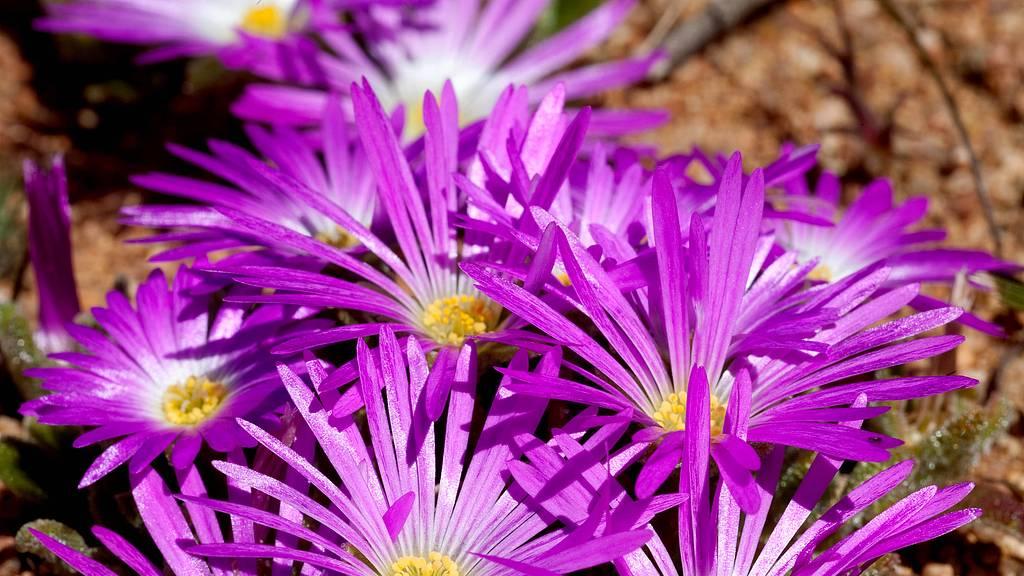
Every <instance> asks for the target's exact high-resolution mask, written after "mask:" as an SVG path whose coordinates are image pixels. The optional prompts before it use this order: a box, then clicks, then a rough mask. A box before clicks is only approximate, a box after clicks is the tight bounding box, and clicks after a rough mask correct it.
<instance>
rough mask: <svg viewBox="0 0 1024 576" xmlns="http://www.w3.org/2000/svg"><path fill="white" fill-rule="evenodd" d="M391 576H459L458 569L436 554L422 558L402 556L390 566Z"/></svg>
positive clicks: (447, 559)
mask: <svg viewBox="0 0 1024 576" xmlns="http://www.w3.org/2000/svg"><path fill="white" fill-rule="evenodd" d="M391 576H459V567H458V566H456V565H455V562H453V561H452V559H451V558H449V557H447V556H445V555H444V554H440V553H438V552H431V553H430V554H429V555H427V557H426V558H423V557H422V556H403V557H401V558H399V559H398V560H396V561H395V562H394V563H393V564H391Z"/></svg>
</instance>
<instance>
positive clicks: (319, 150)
mask: <svg viewBox="0 0 1024 576" xmlns="http://www.w3.org/2000/svg"><path fill="white" fill-rule="evenodd" d="M350 130H351V128H350V127H348V126H347V124H346V122H345V120H344V118H343V117H342V113H341V105H340V103H339V102H337V101H336V100H332V101H331V102H329V103H328V105H327V107H326V109H325V110H324V122H323V129H322V131H321V132H322V137H321V138H320V139H319V142H317V143H315V144H314V143H312V142H310V141H309V140H308V139H307V138H305V137H304V136H303V135H301V134H299V133H297V132H295V131H294V130H291V129H289V128H283V127H278V128H273V129H271V130H267V129H265V128H262V127H260V126H256V125H250V126H247V132H248V133H249V137H250V139H251V140H252V142H253V144H254V145H255V147H256V149H257V150H258V152H259V156H257V155H254V154H252V153H250V152H248V151H246V150H244V149H242V148H239V147H237V146H235V145H233V144H230V143H227V142H222V141H219V140H213V141H211V142H210V150H211V154H203V153H201V152H196V151H194V150H189V149H186V148H181V147H178V146H171V147H170V149H171V152H172V153H174V154H175V155H176V156H178V157H180V158H182V159H184V160H186V161H188V162H190V163H192V164H194V165H196V166H198V167H200V168H203V169H205V170H206V171H207V172H209V173H211V174H213V175H215V176H217V177H218V178H220V179H221V180H222V181H223V182H224V184H221V183H215V182H207V181H203V180H198V179H195V178H188V177H183V176H177V175H172V174H162V173H155V174H145V175H141V176H137V177H135V178H134V179H133V181H134V182H135V183H136V184H137V185H139V186H141V187H143V188H148V189H150V190H154V191H157V192H162V193H164V194H171V195H174V196H178V197H180V198H185V199H188V200H193V201H197V202H199V203H200V204H199V205H198V206H196V205H180V204H178V205H141V206H132V207H128V208H125V209H124V210H123V211H122V220H123V221H124V222H125V223H127V224H132V225H136V226H147V227H153V228H171V229H172V231H171V232H169V233H167V234H159V235H156V236H153V237H151V238H148V239H147V241H150V242H160V241H181V242H184V245H183V246H181V247H178V248H173V249H171V250H168V251H167V252H164V253H163V254H161V255H159V256H158V257H157V259H159V260H172V259H180V258H190V257H196V256H205V255H206V254H207V253H208V252H210V251H213V250H223V249H227V248H238V247H244V246H267V247H271V248H282V246H276V245H274V244H273V242H272V238H270V237H266V236H263V235H261V234H253V233H252V232H251V231H249V230H248V229H246V228H245V227H243V226H240V225H239V224H236V223H235V222H234V221H233V220H231V219H230V218H228V217H226V216H224V215H223V214H222V213H221V212H219V211H218V210H219V209H223V210H231V211H237V212H240V213H242V214H245V215H246V216H248V217H250V218H256V219H261V220H266V221H268V222H272V223H275V224H277V225H279V226H282V227H284V228H286V229H288V230H290V231H292V232H295V233H298V234H301V235H303V236H306V237H310V238H314V239H316V240H319V241H321V242H323V243H325V244H328V245H331V246H334V247H337V248H341V249H344V250H350V249H354V248H356V247H358V241H357V240H356V239H355V237H353V236H352V235H351V234H350V233H349V232H347V231H346V229H345V228H344V227H342V226H341V225H340V224H338V223H337V222H335V221H334V220H332V219H331V218H329V217H328V216H326V215H324V214H323V213H322V212H321V211H320V210H318V208H317V204H315V203H312V202H310V201H307V199H306V196H308V195H316V197H317V198H318V199H320V200H321V201H325V202H330V203H332V204H333V205H337V206H344V207H345V211H346V212H347V214H348V216H349V217H351V218H352V219H353V220H355V221H356V222H358V223H359V224H360V225H361V226H364V227H366V228H369V227H370V226H371V225H372V224H373V217H374V211H375V209H376V206H377V190H376V182H375V181H374V180H373V177H372V174H371V172H370V171H369V170H368V169H366V167H365V164H366V155H365V154H364V153H363V150H362V147H361V146H360V145H359V143H358V142H354V141H353V140H354V139H353V138H352V136H351V135H350V134H349V131H350ZM321 158H322V159H321ZM267 162H272V163H273V165H274V166H275V167H276V170H273V171H271V170H269V169H268V168H267V165H266V163H267ZM297 187H301V188H302V194H299V193H296V192H295V189H296V188H297Z"/></svg>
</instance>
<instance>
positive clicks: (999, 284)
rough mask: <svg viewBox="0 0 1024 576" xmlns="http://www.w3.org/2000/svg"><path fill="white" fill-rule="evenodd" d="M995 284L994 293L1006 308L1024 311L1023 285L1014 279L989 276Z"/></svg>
mask: <svg viewBox="0 0 1024 576" xmlns="http://www.w3.org/2000/svg"><path fill="white" fill-rule="evenodd" d="M989 277H990V278H992V280H993V281H994V282H995V286H996V293H998V294H999V298H1000V299H1001V300H1002V301H1003V304H1006V306H1007V307H1009V308H1012V309H1014V310H1024V283H1021V282H1020V281H1018V280H1017V279H1016V278H1009V277H1005V276H996V275H994V274H992V275H989Z"/></svg>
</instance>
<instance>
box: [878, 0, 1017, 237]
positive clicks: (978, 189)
mask: <svg viewBox="0 0 1024 576" xmlns="http://www.w3.org/2000/svg"><path fill="white" fill-rule="evenodd" d="M878 3H879V5H880V6H881V7H882V9H883V10H885V11H886V12H887V13H888V14H889V16H891V17H892V19H893V20H895V21H896V23H897V24H899V26H900V28H902V29H903V32H904V33H905V34H906V36H907V39H908V40H909V41H910V43H911V45H913V47H914V51H915V52H916V53H917V57H918V59H919V60H920V61H921V64H922V65H923V66H924V67H925V68H926V69H927V70H928V73H929V74H931V76H932V78H933V79H934V80H935V84H936V85H937V86H938V87H939V92H940V93H941V94H942V99H943V101H944V102H945V104H946V108H947V109H948V110H949V115H950V117H951V118H952V119H953V125H954V126H955V128H956V131H957V133H958V135H959V137H960V140H961V142H962V144H963V146H964V148H965V149H966V150H967V156H968V158H969V160H970V163H971V176H972V177H973V178H974V190H975V193H976V194H977V196H978V202H979V203H980V204H981V209H982V212H984V214H985V221H986V223H987V224H988V230H989V234H990V235H991V236H992V243H993V244H994V245H995V254H996V256H999V257H1002V255H1003V239H1002V235H1001V234H1000V232H999V225H998V224H996V218H995V212H994V209H993V208H992V202H991V200H989V197H988V190H987V189H986V188H985V180H984V178H983V177H982V173H981V162H979V161H978V154H977V153H976V152H975V150H974V146H973V145H972V144H971V137H970V135H969V134H968V133H967V126H966V125H965V124H964V119H963V116H961V114H960V108H959V107H958V106H957V104H956V99H955V98H954V97H953V92H952V90H950V88H949V84H947V83H946V79H945V77H944V76H943V75H942V71H941V70H939V67H938V65H936V64H935V61H934V60H932V59H931V57H930V56H929V55H928V51H927V50H926V49H925V47H924V46H923V45H922V44H921V41H920V39H919V38H918V37H917V30H916V28H915V26H914V23H913V22H912V21H911V20H910V17H909V16H907V15H906V14H905V13H904V12H903V11H902V10H901V9H900V8H899V7H897V6H896V4H895V3H894V2H893V1H892V0H878Z"/></svg>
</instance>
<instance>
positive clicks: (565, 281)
mask: <svg viewBox="0 0 1024 576" xmlns="http://www.w3.org/2000/svg"><path fill="white" fill-rule="evenodd" d="M555 278H557V279H558V282H559V283H560V284H561V285H562V286H571V285H572V280H571V279H570V278H569V273H568V272H566V271H565V270H562V271H561V272H555Z"/></svg>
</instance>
